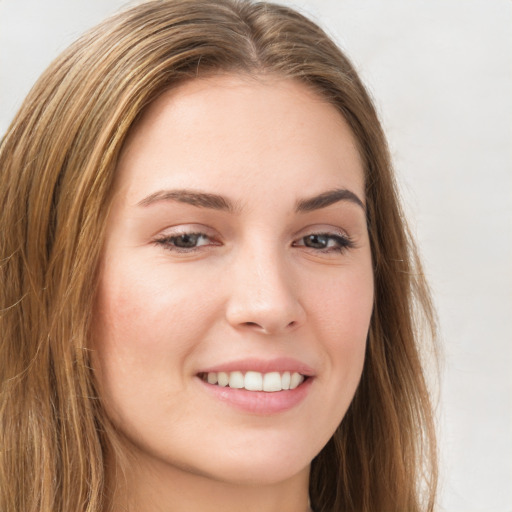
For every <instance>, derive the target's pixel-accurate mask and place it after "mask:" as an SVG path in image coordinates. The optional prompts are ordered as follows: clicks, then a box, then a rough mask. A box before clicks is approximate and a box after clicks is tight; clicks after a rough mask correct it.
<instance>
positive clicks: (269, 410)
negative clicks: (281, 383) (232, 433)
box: [200, 377, 313, 415]
mask: <svg viewBox="0 0 512 512" xmlns="http://www.w3.org/2000/svg"><path fill="white" fill-rule="evenodd" d="M312 381H313V378H311V377H309V378H308V379H306V380H305V381H304V382H303V383H302V384H300V386H298V387H296V388H295V389H286V390H283V391H274V392H271V393H269V392H265V391H248V390H247V389H235V388H230V387H228V386H226V387H222V386H217V385H215V384H209V383H208V382H205V381H203V380H200V382H201V384H202V385H203V386H204V389H205V390H206V391H207V392H208V393H210V394H211V395H212V396H213V397H215V398H216V399H218V400H220V401H221V402H225V403H226V404H228V405H230V406H233V407H234V408H236V409H239V410H242V411H244V412H248V413H252V414H262V415H264V414H277V413H280V412H285V411H288V410H290V409H293V408H294V407H296V406H297V405H299V404H300V403H301V402H302V401H303V400H304V399H305V398H306V396H307V394H308V392H309V390H310V388H311V383H312Z"/></svg>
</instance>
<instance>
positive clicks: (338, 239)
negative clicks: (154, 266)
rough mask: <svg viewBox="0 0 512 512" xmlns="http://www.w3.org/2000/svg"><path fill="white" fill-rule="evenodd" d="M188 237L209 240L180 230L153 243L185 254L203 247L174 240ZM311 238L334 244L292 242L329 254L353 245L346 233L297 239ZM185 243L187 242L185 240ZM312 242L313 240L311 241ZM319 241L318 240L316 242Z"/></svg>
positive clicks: (302, 240) (316, 234)
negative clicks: (184, 244) (181, 245)
mask: <svg viewBox="0 0 512 512" xmlns="http://www.w3.org/2000/svg"><path fill="white" fill-rule="evenodd" d="M185 237H186V238H188V239H192V240H193V239H195V240H196V243H197V241H198V240H199V239H200V238H205V239H208V240H210V238H211V237H209V236H208V235H207V234H205V233H201V232H186V231H184V232H182V233H176V234H173V235H170V236H168V235H165V236H162V237H160V238H157V239H156V240H155V241H154V243H155V244H156V245H159V246H162V247H164V248H165V249H166V250H168V251H171V252H176V253H185V254H191V253H194V252H197V251H200V250H202V249H201V247H203V246H202V245H199V246H198V245H194V246H192V247H179V246H177V245H176V241H178V240H179V239H180V238H182V239H183V238H185ZM308 238H309V239H310V240H311V239H312V238H316V239H317V241H318V239H320V238H323V239H324V242H326V243H327V245H328V244H329V243H330V242H332V241H334V242H335V243H336V245H335V246H334V247H328V246H327V247H325V248H318V247H317V248H315V247H308V246H307V245H306V244H305V243H301V244H297V242H294V243H293V246H294V247H305V248H307V249H311V250H313V251H314V252H318V253H322V254H330V253H339V254H343V253H344V252H346V251H347V250H349V249H352V248H354V247H355V244H354V242H353V241H352V239H351V238H350V237H349V236H347V235H340V234H333V233H322V232H320V233H310V234H309V235H305V236H303V237H301V238H299V241H301V242H305V240H306V239H308ZM185 243H187V242H185ZM313 243H314V242H313ZM318 243H320V242H318ZM204 245H205V246H207V245H221V244H220V243H213V244H212V243H209V244H204Z"/></svg>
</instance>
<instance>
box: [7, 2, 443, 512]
mask: <svg viewBox="0 0 512 512" xmlns="http://www.w3.org/2000/svg"><path fill="white" fill-rule="evenodd" d="M0 168H1V176H0V194H1V195H0V197H1V205H2V210H1V211H2V219H1V224H2V227H3V229H2V238H1V241H2V242H1V258H2V267H1V268H2V280H3V281H2V282H3V283H5V284H4V285H3V286H2V291H1V292H0V293H1V297H2V299H1V303H0V307H1V310H2V317H1V326H2V328H1V333H2V340H1V368H2V374H1V381H2V400H1V415H0V416H1V418H2V427H1V429H2V430H1V433H2V451H1V464H0V468H1V470H0V471H1V475H0V479H1V481H2V482H3V485H2V489H1V491H0V496H1V497H0V508H1V509H2V510H6V511H14V510H17V511H19V510H27V511H38V512H39V511H48V510H52V511H69V510H77V511H78V510H83V511H87V512H93V511H94V512H97V511H107V510H113V511H120V510H123V511H124V510H137V511H145V510H165V511H181V510H201V511H214V510H242V509H243V510H268V511H274V510H280V511H288V510H289V511H292V510H294V511H297V510H301V511H302V510H304V511H306V510H309V509H310V508H311V510H315V511H316V512H320V511H348V510H352V511H363V510H364V511H384V510H386V511H392V510H395V511H411V512H412V511H419V510H432V509H433V506H434V498H435V485H436V460H435V444H434V429H433V424H432V411H431V405H430V401H429V395H428V392H427V389H426V385H425V377H424V373H423V370H422V365H421V361H420V353H419V348H420V343H421V333H420V331H419V326H422V327H424V326H423V325H420V323H421V321H422V320H426V326H427V328H428V329H430V333H431V334H432V333H433V328H434V323H433V314H432V310H431V306H430V302H429V296H428V291H427V288H426V285H425V282H424V280H423V277H422V274H421V268H420V264H419V262H418V259H417V256H416V251H415V249H414V245H413V243H412V241H411V239H410V237H409V234H408V231H407V228H406V226H405V222H404V220H403V217H402V214H401V210H400V207H399V202H398V199H397V193H396V189H395V184H394V181H393V175H392V171H391V166H390V161H389V155H388V152H387V148H386V143H385V138H384V136H383V134H382V131H381V128H380V125H379V122H378V119H377V117H376V114H375V110H374V108H373V106H372V103H371V101H370V99H369V97H368V95H367V93H366V92H365V89H364V87H363V85H362V84H361V82H360V80H359V79H358V77H357V75H356V73H355V71H354V69H353V68H352V66H351V65H350V63H349V61H348V60H347V59H346V57H345V56H344V55H343V54H342V53H341V52H340V50H339V49H338V48H336V47H335V45H334V44H333V43H332V42H331V41H330V40H329V39H328V38H327V36H326V35H325V34H324V33H323V32H322V31H321V30H320V29H319V28H318V27H317V26H315V25H314V24H313V23H311V22H310V21H308V20H307V19H305V18H303V17H302V16H301V15H299V14H297V13H295V12H294V11H292V10H290V9H288V8H285V7H281V6H276V5H272V4H266V3H251V2H237V1H233V0H221V1H217V0H216V1H213V0H211V1H206V0H204V1H200V0H174V1H165V0H164V1H153V2H147V3H144V4H142V5H141V6H139V7H135V8H133V9H131V10H128V11H127V12H125V13H123V14H120V15H117V16H115V17H113V18H112V19H110V20H108V21H106V22H105V23H103V24H102V25H100V26H98V27H97V28H95V29H93V30H92V31H90V32H89V33H88V34H86V35H85V36H84V37H83V38H81V39H80V40H79V41H78V42H77V43H75V44H74V45H73V46H71V47H70V49H68V50H67V51H66V52H65V53H64V54H63V55H62V56H61V57H60V58H59V59H57V60H56V61H55V62H54V63H53V64H52V65H51V66H50V68H49V69H48V70H47V71H46V73H45V74H44V75H43V76H42V77H41V79H40V80H39V82H38V83H37V84H36V86H35V87H34V89H33V90H32V91H31V93H30V94H29V96H28V98H27V100H26V101H25V104H24V105H23V106H22V108H21V110H20V112H19V114H18V115H17V117H16V118H15V120H14V122H13V124H12V125H11V127H10V129H9V130H8V132H7V134H6V136H5V137H4V139H3V142H2V146H1V150H0ZM428 329H427V330H428Z"/></svg>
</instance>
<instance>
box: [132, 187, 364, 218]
mask: <svg viewBox="0 0 512 512" xmlns="http://www.w3.org/2000/svg"><path fill="white" fill-rule="evenodd" d="M162 201H177V202H180V203H185V204H190V205H192V206H197V207H199V208H210V209H212V210H221V211H227V212H230V213H234V212H237V211H239V210H240V209H239V208H238V206H237V205H236V204H235V203H234V202H233V201H231V200H230V199H228V198H226V197H224V196H220V195H217V194H210V193H207V192H201V191H193V190H186V189H183V190H159V191H158V192H154V193H153V194H150V195H149V196H147V197H145V198H144V199H142V200H141V201H139V202H138V203H137V206H143V207H147V206H151V205H152V204H155V203H159V202H162ZM340 201H349V202H351V203H354V204H356V205H358V206H360V207H361V208H362V209H363V210H364V211H366V208H365V205H364V203H363V202H362V201H361V199H359V197H358V196H357V195H356V194H354V192H352V191H350V190H348V189H345V188H341V189H333V190H328V191H327V192H323V193H321V194H319V195H316V196H313V197H309V198H306V199H300V200H299V201H297V203H296V204H295V211H296V212H297V213H305V212H311V211H314V210H320V209H322V208H327V207H328V206H331V205H333V204H335V203H338V202H340Z"/></svg>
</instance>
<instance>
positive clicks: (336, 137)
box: [118, 75, 364, 201]
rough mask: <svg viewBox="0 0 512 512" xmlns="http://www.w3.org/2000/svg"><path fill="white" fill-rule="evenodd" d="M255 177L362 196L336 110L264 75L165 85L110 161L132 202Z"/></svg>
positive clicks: (351, 147) (358, 171)
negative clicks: (155, 192)
mask: <svg viewBox="0 0 512 512" xmlns="http://www.w3.org/2000/svg"><path fill="white" fill-rule="evenodd" d="M258 180H259V181H261V180H264V181H265V182H266V184H267V185H268V186H272V185H273V186H274V187H285V186H286V184H287V183H288V184H290V180H295V181H297V182H298V183H302V184H304V181H305V180H306V181H307V182H308V187H313V188H315V186H316V187H317V188H318V191H322V190H321V189H326V188H334V187H339V186H345V187H348V188H351V189H354V191H355V192H356V193H358V194H359V195H360V197H364V190H363V189H364V185H363V182H364V176H363V169H362V164H361V159H360V156H359V152H358V150H357V144H356V141H355V138H354V135H353V133H352V131H351V129H350V128H349V126H348V124H347V123H346V121H345V120H344V118H343V116H342V115H341V114H340V113H339V112H338V111H337V109H336V108H335V107H334V106H333V105H331V104H330V103H328V102H327V101H325V100H324V99H323V98H322V97H321V96H320V95H318V94H317V93H315V92H313V91H312V90H311V89H310V88H308V87H307V86H306V85H304V84H302V83H300V82H298V81H295V80H291V79H283V78H279V77H273V76H270V77H252V76H239V75H219V76H213V77H209V78H201V79H194V80H191V81H189V82H186V83H184V84H182V85H180V86H178V87H176V88H174V89H172V90H170V91H167V92H165V93H164V94H162V95H161V96H160V97H159V98H158V99H157V100H156V101H154V102H153V103H152V104H151V105H150V106H149V107H148V109H147V110H146V112H145V113H144V115H143V116H142V118H141V119H140V120H139V122H138V123H137V124H136V125H135V126H134V128H133V130H132V132H131V133H130V136H129V138H128V139H127V142H126V144H125V147H124V149H123V151H122V154H121V159H120V163H119V167H118V181H119V182H120V185H121V187H122V188H123V189H125V191H126V192H127V193H128V194H129V195H130V197H131V198H132V200H133V201H135V200H136V197H137V196H138V195H140V194H139V192H140V193H142V190H146V191H147V190H148V189H149V188H151V187H152V188H155V187H164V186H172V187H176V186H177V187H187V188H189V187H196V188H204V187H205V185H206V186H207V187H209V188H212V189H216V188H219V187H220V188H223V189H225V188H226V186H227V185H228V184H230V183H233V182H235V183H237V185H239V188H240V190H242V189H243V186H244V185H245V186H246V188H248V189H249V190H253V191H254V192H256V191H257V190H258V187H256V186H255V184H257V183H258ZM315 183H316V185H315ZM212 191H214V192H219V193H223V192H224V190H212ZM308 192H311V193H315V192H317V190H308Z"/></svg>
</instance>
